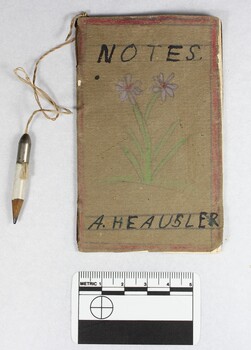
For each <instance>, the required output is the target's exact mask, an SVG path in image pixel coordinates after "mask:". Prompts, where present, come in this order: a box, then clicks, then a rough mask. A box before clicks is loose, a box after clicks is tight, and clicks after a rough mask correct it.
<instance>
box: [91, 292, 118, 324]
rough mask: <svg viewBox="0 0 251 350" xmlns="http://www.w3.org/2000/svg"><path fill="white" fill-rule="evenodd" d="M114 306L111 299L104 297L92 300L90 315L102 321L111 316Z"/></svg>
mask: <svg viewBox="0 0 251 350" xmlns="http://www.w3.org/2000/svg"><path fill="white" fill-rule="evenodd" d="M113 309H114V306H113V303H112V301H111V299H109V298H107V297H105V296H103V295H102V296H98V297H96V298H94V299H93V300H92V302H91V305H90V311H91V314H92V315H93V316H94V317H95V318H98V319H99V320H104V319H106V318H108V317H109V316H111V314H112V312H113Z"/></svg>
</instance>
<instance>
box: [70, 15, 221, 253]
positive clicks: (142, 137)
mask: <svg viewBox="0 0 251 350" xmlns="http://www.w3.org/2000/svg"><path fill="white" fill-rule="evenodd" d="M76 27H77V28H76V30H77V33H76V56H77V99H78V102H77V108H78V115H77V134H78V136H77V137H78V216H77V241H78V247H79V250H80V251H110V252H113V251H172V252H181V251H188V252H207V251H214V250H215V249H217V248H218V247H220V245H221V244H222V229H223V209H222V165H221V163H222V159H221V153H222V152H221V149H222V148H221V100H222V87H221V58H222V56H221V23H220V20H219V19H218V18H215V17H211V16H170V15H166V16H165V15H162V16H126V17H123V16H121V17H120V16H118V17H80V18H79V19H78V21H77V25H76Z"/></svg>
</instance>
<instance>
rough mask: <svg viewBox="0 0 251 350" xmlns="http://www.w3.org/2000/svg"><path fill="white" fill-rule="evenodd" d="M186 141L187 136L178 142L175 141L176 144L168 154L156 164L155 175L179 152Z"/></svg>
mask: <svg viewBox="0 0 251 350" xmlns="http://www.w3.org/2000/svg"><path fill="white" fill-rule="evenodd" d="M186 141H187V138H186V137H185V138H184V137H183V138H181V139H180V140H179V141H178V142H176V143H175V145H174V146H173V147H172V148H171V149H170V151H169V152H168V153H167V155H166V156H165V157H164V158H163V159H162V160H161V161H160V162H159V164H158V165H157V166H156V168H155V170H154V172H153V175H156V174H157V173H158V172H159V171H160V170H161V169H162V168H163V166H164V165H165V164H166V163H167V162H168V161H169V160H170V159H171V158H172V157H173V156H174V155H175V154H176V153H177V151H178V150H179V149H180V147H181V146H182V145H184V143H185V142H186Z"/></svg>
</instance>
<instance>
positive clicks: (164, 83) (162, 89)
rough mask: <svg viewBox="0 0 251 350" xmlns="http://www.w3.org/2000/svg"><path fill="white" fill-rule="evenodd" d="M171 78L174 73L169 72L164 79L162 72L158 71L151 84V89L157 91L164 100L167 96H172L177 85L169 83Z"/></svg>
mask: <svg viewBox="0 0 251 350" xmlns="http://www.w3.org/2000/svg"><path fill="white" fill-rule="evenodd" d="M173 78H174V73H172V74H170V75H169V77H168V78H167V79H166V80H165V79H164V74H163V73H160V74H159V75H158V76H156V77H154V80H155V84H154V85H153V88H152V91H153V92H155V93H159V94H160V95H161V99H162V101H165V100H166V98H167V96H170V97H173V96H174V90H175V89H177V87H178V86H177V85H176V84H172V83H171V81H172V80H173Z"/></svg>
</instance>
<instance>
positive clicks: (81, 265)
mask: <svg viewBox="0 0 251 350" xmlns="http://www.w3.org/2000/svg"><path fill="white" fill-rule="evenodd" d="M83 10H85V11H87V12H88V13H89V14H90V15H95V14H148V13H156V14H159V13H182V14H186V13H190V14H209V15H214V16H218V17H220V18H221V19H222V21H223V39H224V40H223V44H224V50H223V51H224V94H225V99H224V125H223V126H224V127H223V131H224V200H225V203H224V205H225V233H224V246H223V251H222V252H221V253H219V254H211V255H210V254H166V253H124V254H120V253H116V254H115V253H114V254H105V253H96V254H95V253H89V254H84V253H79V252H78V251H77V247H76V243H75V227H76V200H77V184H76V166H77V163H76V102H75V99H76V96H75V57H74V45H72V46H71V47H70V46H68V47H66V48H64V49H62V50H60V51H58V52H56V53H53V54H52V55H50V56H49V57H48V58H47V59H46V60H45V61H44V63H42V65H41V69H40V70H39V77H40V79H39V83H40V85H41V87H44V88H45V89H48V90H47V91H48V92H50V93H52V92H53V93H52V96H54V97H56V99H57V101H59V103H61V104H62V105H64V106H66V107H69V108H71V109H72V110H73V111H74V115H73V116H63V117H61V118H60V119H59V120H58V121H57V122H55V123H52V122H50V121H47V120H45V119H44V118H43V117H37V118H36V120H35V122H34V124H33V125H32V127H31V133H30V134H31V138H32V156H31V167H32V169H31V181H30V190H29V193H28V197H27V200H26V203H25V207H24V208H23V209H24V210H23V212H22V215H21V217H20V221H19V222H18V223H17V224H16V225H13V224H12V214H11V192H12V181H13V177H14V170H15V159H16V150H17V142H18V139H19V137H20V136H21V134H22V132H23V129H24V126H25V123H26V120H27V118H28V116H29V115H30V113H31V112H32V111H33V109H35V108H36V105H35V103H34V98H33V95H32V92H31V90H30V89H29V88H28V87H27V86H25V85H23V84H22V83H20V82H19V81H18V80H17V79H16V78H15V76H14V75H13V73H12V70H13V68H15V67H17V66H20V65H22V66H24V67H25V68H26V69H27V71H28V72H29V73H32V68H33V64H34V60H35V59H36V58H38V57H39V56H40V55H41V54H42V53H43V52H44V51H46V50H47V49H49V48H51V47H53V46H55V45H56V44H58V43H60V42H62V41H63V40H64V39H65V36H66V34H67V32H68V26H69V22H70V20H71V18H72V17H73V16H74V15H76V14H77V13H79V12H80V11H83ZM250 15H251V2H250V1H248V0H246V1H245V0H238V1H230V0H210V1H195V0H194V1H193V0H191V1H189V0H180V1H178V0H177V1H161V0H154V1H150V0H148V1H146V0H137V1H135V0H114V1H112V0H111V1H108V0H107V1H102V0H100V1H95V0H90V1H81V0H58V1H56V0H54V1H52V0H43V1H41V0H40V1H38V0H29V1H28V0H26V1H25V0H0V38H1V40H0V43H1V52H0V101H1V102H0V103H1V104H0V111H1V112H0V113H1V119H0V123H1V124H0V125H1V129H0V130H1V138H0V142H1V147H0V159H1V170H0V349H1V350H14V349H15V350H45V349H46V350H57V349H64V350H72V349H77V348H79V349H82V348H83V349H102V348H106V349H110V348H111V346H109V345H106V346H97V345H93V346H88V345H87V346H84V345H75V344H74V343H73V342H72V340H71V334H70V329H71V327H70V319H71V317H70V309H71V304H70V299H71V298H70V294H71V278H72V275H73V274H74V273H75V272H76V271H78V270H82V269H86V270H139V271H141V270H143V271H155V270H157V271H164V270H166V271H194V272H197V273H198V274H199V275H200V277H201V287H202V327H201V339H200V342H199V345H198V346H196V349H198V350H209V349H210V350H211V349H217V350H222V349H228V350H235V349H238V350H244V349H250V344H249V343H250V340H251V332H250V324H251V296H250V290H251V253H250V250H251V249H250V248H251V231H250V216H251V214H250V203H251V156H250V150H251V38H250V33H251V20H250ZM113 348H114V349H122V348H123V349H138V348H142V347H140V346H139V347H137V346H125V347H124V346H113ZM162 348H164V347H161V346H160V347H157V346H148V347H147V349H162ZM185 348H187V347H182V346H177V347H175V349H185Z"/></svg>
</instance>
